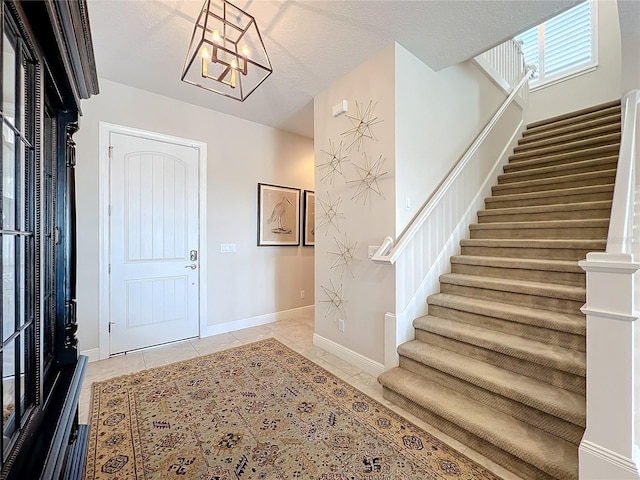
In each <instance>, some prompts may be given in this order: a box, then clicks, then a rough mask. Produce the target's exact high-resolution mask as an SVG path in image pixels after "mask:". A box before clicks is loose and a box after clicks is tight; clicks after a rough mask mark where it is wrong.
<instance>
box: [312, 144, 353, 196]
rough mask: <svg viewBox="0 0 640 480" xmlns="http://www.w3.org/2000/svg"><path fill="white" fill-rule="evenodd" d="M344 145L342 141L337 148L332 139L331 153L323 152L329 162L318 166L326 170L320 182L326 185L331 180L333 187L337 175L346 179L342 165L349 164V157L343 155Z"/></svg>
mask: <svg viewBox="0 0 640 480" xmlns="http://www.w3.org/2000/svg"><path fill="white" fill-rule="evenodd" d="M343 148H344V143H342V141H341V142H340V143H339V144H338V145H337V146H336V145H335V144H334V143H333V142H332V141H331V139H329V151H326V150H321V151H322V153H324V154H325V155H326V157H327V161H326V162H324V163H320V164H318V168H320V169H321V170H324V173H323V174H322V176H321V177H320V181H321V182H322V183H325V182H326V181H327V180H329V184H330V185H331V186H333V181H334V179H335V177H336V175H340V176H341V177H344V174H343V173H342V164H343V163H345V162H348V161H349V160H348V159H347V156H346V155H345V154H344V153H343V151H342V150H343Z"/></svg>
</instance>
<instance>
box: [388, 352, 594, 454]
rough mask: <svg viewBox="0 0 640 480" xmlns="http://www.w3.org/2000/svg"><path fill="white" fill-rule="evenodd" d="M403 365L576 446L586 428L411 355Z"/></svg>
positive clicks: (401, 359) (401, 357)
mask: <svg viewBox="0 0 640 480" xmlns="http://www.w3.org/2000/svg"><path fill="white" fill-rule="evenodd" d="M400 367H402V368H405V369H406V370H409V371H410V372H413V373H415V374H417V375H420V376H422V377H424V378H426V379H428V380H429V381H432V382H435V383H438V384H440V385H444V386H446V387H447V388H450V389H451V390H454V391H456V392H458V393H461V394H462V395H465V396H467V397H468V398H473V399H474V400H475V401H476V402H479V403H482V404H484V405H487V406H490V407H492V408H495V409H496V410H498V411H500V412H503V413H506V414H508V415H511V416H512V417H514V418H517V419H518V420H520V421H522V422H525V423H528V424H529V425H532V426H534V427H536V428H539V429H540V430H543V431H545V432H547V433H550V434H552V435H555V436H557V437H560V438H562V439H564V440H566V441H568V442H571V443H573V444H574V445H578V444H579V443H580V440H581V439H582V435H583V434H584V427H581V426H580V425H576V424H574V423H571V422H570V421H567V420H566V419H562V418H558V417H556V416H554V415H551V414H549V413H546V412H543V411H541V410H538V409H536V408H533V407H531V406H529V405H528V404H526V403H523V402H520V401H517V400H513V399H511V398H507V397H504V396H502V395H500V394H499V393H495V392H492V391H490V390H487V389H484V388H482V387H479V386H477V385H474V384H472V383H469V382H467V381H465V380H463V379H460V378H458V377H456V376H453V375H450V374H448V373H446V372H443V371H440V370H439V369H438V368H436V367H434V366H432V365H425V364H423V363H420V362H417V361H415V360H413V359H411V358H409V357H405V356H403V355H400ZM523 400H527V399H523Z"/></svg>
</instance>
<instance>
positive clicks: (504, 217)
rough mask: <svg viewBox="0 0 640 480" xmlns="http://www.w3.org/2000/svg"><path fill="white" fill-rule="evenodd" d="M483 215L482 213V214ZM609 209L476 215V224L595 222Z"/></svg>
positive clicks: (609, 214) (608, 212)
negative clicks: (562, 221)
mask: <svg viewBox="0 0 640 480" xmlns="http://www.w3.org/2000/svg"><path fill="white" fill-rule="evenodd" d="M483 213H484V212H483ZM610 216H611V207H610V206H609V207H605V208H594V209H593V210H565V211H558V212H532V213H513V214H510V213H495V214H487V215H478V223H494V222H544V221H551V220H596V219H601V218H609V217H610Z"/></svg>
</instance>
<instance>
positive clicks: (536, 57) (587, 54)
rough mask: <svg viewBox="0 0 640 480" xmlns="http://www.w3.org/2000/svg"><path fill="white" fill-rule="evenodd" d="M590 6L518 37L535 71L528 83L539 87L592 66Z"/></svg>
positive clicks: (592, 38)
mask: <svg viewBox="0 0 640 480" xmlns="http://www.w3.org/2000/svg"><path fill="white" fill-rule="evenodd" d="M593 21H594V18H593V6H592V2H591V1H586V2H583V3H581V4H579V5H576V6H575V7H573V8H571V9H569V10H567V11H566V12H563V13H561V14H560V15H558V16H556V17H554V18H552V19H551V20H548V21H546V22H545V23H543V24H541V25H538V26H537V27H534V28H532V29H530V30H527V31H526V32H524V33H522V34H520V35H518V36H517V37H516V40H520V41H522V42H523V54H524V58H525V61H526V63H527V64H528V65H535V66H536V67H537V72H536V73H535V74H534V76H533V77H532V78H531V84H532V85H534V84H542V83H545V82H548V81H553V80H557V79H559V78H562V77H564V76H568V75H571V74H573V73H576V72H577V71H578V70H581V69H583V68H586V67H590V66H592V65H594V64H595V62H596V58H595V51H594V41H595V39H594V34H593V32H594V28H593Z"/></svg>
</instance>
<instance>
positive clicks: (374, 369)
mask: <svg viewBox="0 0 640 480" xmlns="http://www.w3.org/2000/svg"><path fill="white" fill-rule="evenodd" d="M313 344H314V345H315V346H316V347H318V348H321V349H323V350H325V351H327V352H329V353H331V354H332V355H335V356H336V357H338V358H340V359H341V360H344V361H345V362H349V363H350V364H351V365H353V366H354V367H357V368H359V369H360V370H362V371H364V372H366V373H368V374H369V375H373V376H374V377H377V376H378V375H380V374H381V373H382V372H384V370H385V368H384V365H382V364H381V363H378V362H376V361H374V360H371V359H370V358H369V357H365V356H364V355H361V354H359V353H358V352H354V351H353V350H350V349H348V348H346V347H343V346H342V345H339V344H337V343H336V342H333V341H331V340H328V339H326V338H324V337H321V336H320V335H318V334H317V333H314V334H313Z"/></svg>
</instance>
